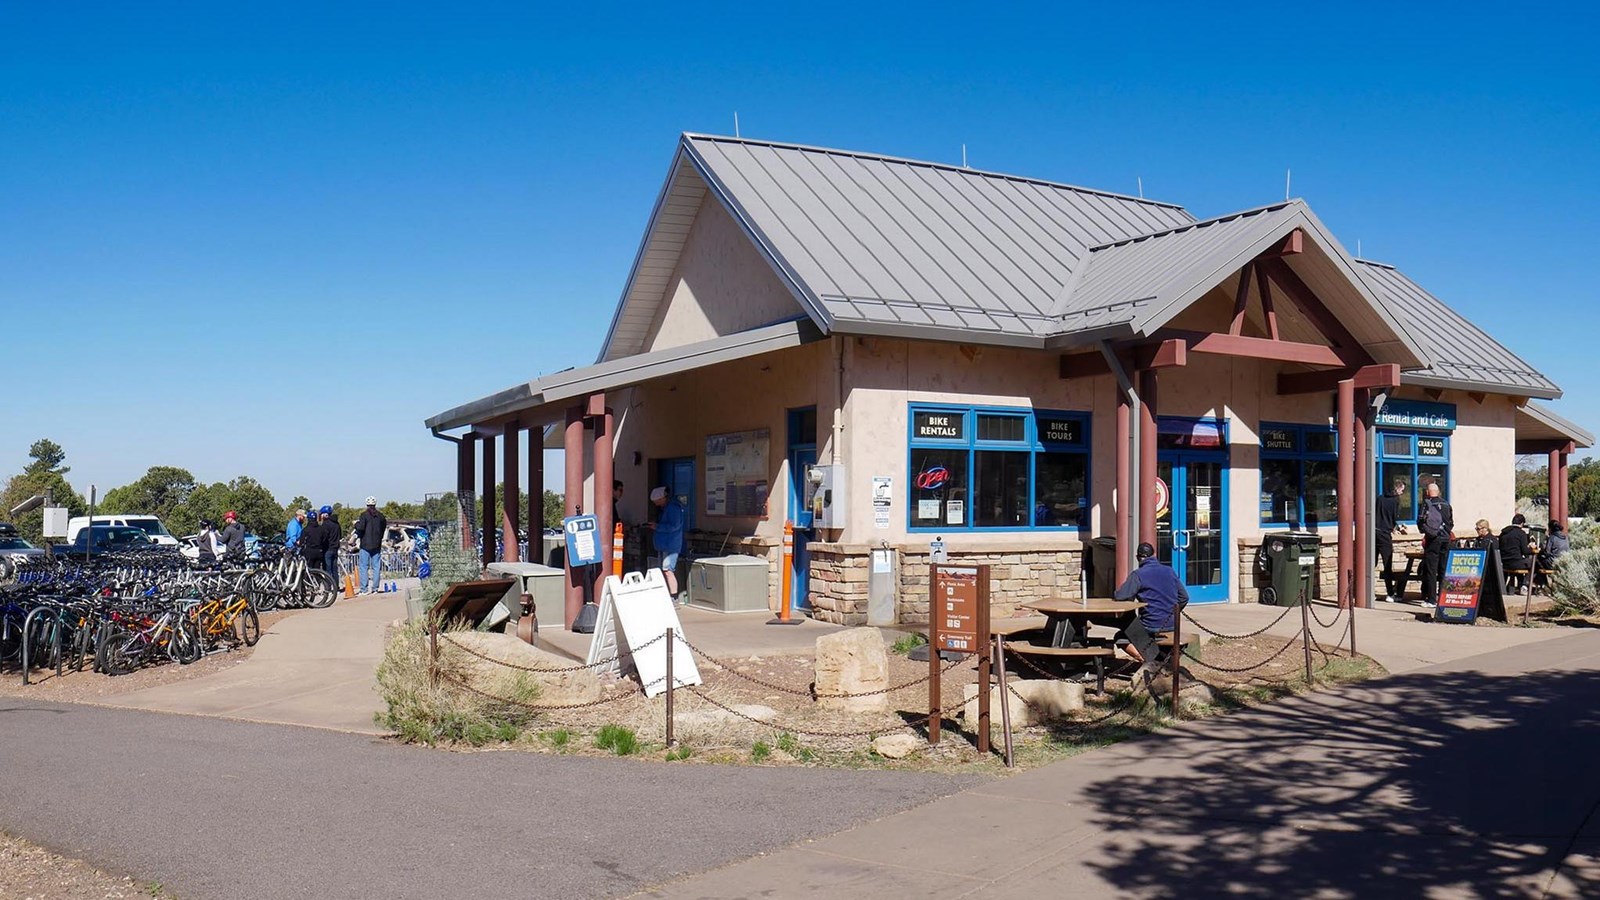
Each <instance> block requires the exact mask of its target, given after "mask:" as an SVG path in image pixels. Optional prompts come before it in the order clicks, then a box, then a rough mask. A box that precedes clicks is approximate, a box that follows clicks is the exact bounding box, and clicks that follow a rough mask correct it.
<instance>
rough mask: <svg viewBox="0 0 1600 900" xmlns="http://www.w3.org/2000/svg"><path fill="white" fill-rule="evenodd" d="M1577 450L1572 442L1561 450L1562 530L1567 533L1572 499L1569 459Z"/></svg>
mask: <svg viewBox="0 0 1600 900" xmlns="http://www.w3.org/2000/svg"><path fill="white" fill-rule="evenodd" d="M1577 449H1578V446H1577V445H1576V444H1574V443H1573V442H1571V441H1568V442H1567V446H1565V447H1563V448H1562V450H1561V494H1560V496H1561V528H1562V530H1563V531H1565V530H1566V527H1567V515H1568V512H1569V510H1568V509H1567V503H1568V502H1569V501H1570V500H1571V499H1572V485H1571V484H1570V483H1569V482H1568V481H1567V457H1569V456H1571V455H1572V454H1573V453H1574V452H1575V451H1576V450H1577Z"/></svg>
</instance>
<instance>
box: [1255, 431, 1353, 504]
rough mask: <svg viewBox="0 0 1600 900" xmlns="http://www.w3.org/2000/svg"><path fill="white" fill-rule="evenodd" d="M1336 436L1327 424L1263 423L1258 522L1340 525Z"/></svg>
mask: <svg viewBox="0 0 1600 900" xmlns="http://www.w3.org/2000/svg"><path fill="white" fill-rule="evenodd" d="M1338 487H1339V458H1338V438H1337V436H1336V433H1335V432H1334V430H1333V429H1332V428H1331V427H1329V426H1327V425H1284V424H1278V423H1274V422H1263V423H1261V524H1263V525H1300V526H1301V527H1304V528H1314V527H1316V526H1317V525H1320V524H1322V523H1324V522H1335V521H1338V514H1339V492H1338Z"/></svg>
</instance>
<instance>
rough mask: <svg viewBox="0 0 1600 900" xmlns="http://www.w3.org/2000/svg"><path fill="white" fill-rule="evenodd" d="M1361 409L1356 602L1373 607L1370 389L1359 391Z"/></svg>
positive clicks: (1357, 461)
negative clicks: (1370, 506)
mask: <svg viewBox="0 0 1600 900" xmlns="http://www.w3.org/2000/svg"><path fill="white" fill-rule="evenodd" d="M1359 397H1360V400H1361V412H1360V414H1359V415H1357V416H1356V417H1355V429H1354V430H1355V439H1356V452H1355V497H1354V499H1355V507H1356V526H1355V531H1356V540H1355V563H1354V571H1355V573H1356V585H1355V587H1356V593H1355V605H1356V606H1359V607H1361V608H1362V609H1370V608H1371V607H1372V572H1373V565H1372V561H1373V558H1374V557H1373V547H1372V537H1373V532H1372V522H1371V520H1370V519H1369V518H1368V517H1367V509H1368V507H1367V494H1368V492H1370V491H1371V489H1372V486H1371V485H1370V484H1368V483H1367V480H1368V474H1369V473H1368V472H1367V422H1368V420H1369V419H1370V417H1371V416H1372V407H1371V405H1370V403H1369V402H1368V400H1367V397H1368V392H1367V391H1362V392H1361V393H1360V394H1359Z"/></svg>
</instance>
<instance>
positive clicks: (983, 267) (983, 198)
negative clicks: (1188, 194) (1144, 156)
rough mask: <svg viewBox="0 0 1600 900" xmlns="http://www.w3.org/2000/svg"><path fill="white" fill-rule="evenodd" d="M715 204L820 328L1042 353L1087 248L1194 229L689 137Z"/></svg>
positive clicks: (1034, 184)
mask: <svg viewBox="0 0 1600 900" xmlns="http://www.w3.org/2000/svg"><path fill="white" fill-rule="evenodd" d="M684 144H685V146H686V147H687V148H688V150H689V153H690V155H691V156H692V157H693V158H694V159H695V160H696V161H697V163H698V164H699V165H700V167H701V169H702V171H703V172H704V173H705V175H706V177H707V179H708V180H709V181H711V182H712V183H713V185H714V186H715V188H716V189H717V190H718V192H719V194H721V195H722V196H724V197H726V198H728V199H729V201H730V202H731V203H733V204H734V205H735V206H736V213H737V214H738V215H739V216H740V217H742V218H743V219H744V220H745V221H746V222H747V223H748V224H749V226H750V227H752V228H754V229H755V230H756V231H758V232H759V233H760V235H761V236H762V237H763V238H765V240H766V242H767V243H768V244H769V245H770V249H771V251H772V253H773V254H774V255H775V256H776V257H777V258H778V260H779V264H780V265H781V266H783V267H785V268H787V269H788V270H790V271H792V272H793V273H794V275H795V277H796V279H797V280H798V281H799V282H800V283H801V284H802V285H803V286H804V288H805V290H807V291H808V292H809V293H810V294H811V299H812V300H813V302H814V305H815V306H816V307H818V308H819V309H820V310H821V312H822V313H823V315H824V316H825V318H826V320H827V321H825V322H824V325H825V326H831V325H832V323H833V322H862V323H878V324H896V325H909V326H925V327H931V328H944V329H954V330H961V331H967V332H977V333H983V334H988V335H990V336H991V337H1001V336H1013V337H1017V338H1023V339H1031V340H1032V341H1033V342H1036V343H1037V342H1039V341H1041V340H1042V339H1043V338H1044V337H1046V336H1048V335H1051V334H1055V333H1058V332H1059V331H1060V330H1061V329H1060V327H1059V322H1058V316H1057V315H1056V314H1055V310H1054V308H1055V306H1056V302H1057V298H1058V297H1059V295H1060V293H1061V291H1062V289H1063V288H1064V287H1065V286H1066V284H1067V282H1068V279H1069V278H1070V277H1071V275H1072V273H1073V270H1074V269H1075V267H1076V266H1077V265H1079V263H1080V262H1081V260H1082V259H1083V257H1084V256H1085V255H1086V254H1087V252H1088V251H1089V249H1090V248H1091V247H1095V246H1099V245H1101V244H1105V243H1107V242H1110V241H1114V240H1118V239H1121V238H1127V237H1132V236H1135V235H1139V234H1146V233H1149V232H1152V231H1160V230H1164V229H1170V228H1172V227H1175V226H1178V225H1184V224H1188V223H1190V222H1192V221H1193V217H1191V216H1190V215H1189V214H1188V213H1187V212H1185V211H1184V210H1183V209H1182V208H1180V207H1177V206H1174V205H1172V204H1167V203H1157V202H1154V201H1148V200H1140V199H1137V198H1131V197H1124V196H1120V195H1116V194H1108V193H1104V192H1101V191H1092V190H1088V189H1085V188H1078V187H1072V186H1068V185H1061V184H1054V183H1051V182H1046V181H1038V180H1034V179H1027V178H1018V177H1015V176H1010V175H999V174H993V173H988V172H980V171H975V170H971V169H963V168H960V167H956V166H948V165H941V164H937V163H928V162H915V161H911V160H903V159H895V158H890V157H883V156H873V155H867V154H860V153H850V152H845V151H839V150H826V149H819V148H813V147H801V146H796V145H792V144H774V143H768V142H759V141H749V140H742V139H736V138H723V137H711V136H704V135H686V136H685V137H684Z"/></svg>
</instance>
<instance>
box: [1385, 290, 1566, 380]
mask: <svg viewBox="0 0 1600 900" xmlns="http://www.w3.org/2000/svg"><path fill="white" fill-rule="evenodd" d="M1357 262H1358V263H1360V268H1359V271H1360V272H1361V274H1362V277H1363V278H1365V279H1366V280H1367V282H1368V283H1369V284H1371V285H1372V286H1373V289H1374V290H1375V292H1376V293H1377V294H1378V296H1379V297H1380V298H1382V300H1383V302H1384V303H1385V304H1386V305H1388V306H1389V307H1390V308H1391V309H1392V310H1393V311H1394V313H1395V316H1396V318H1398V319H1399V320H1400V321H1401V322H1402V323H1405V324H1404V327H1405V328H1406V329H1407V330H1408V331H1409V332H1410V333H1411V336H1412V338H1413V339H1414V340H1415V341H1416V342H1417V343H1419V344H1421V345H1422V346H1423V347H1424V348H1425V349H1426V350H1427V351H1428V354H1429V356H1430V357H1431V358H1432V359H1433V365H1432V366H1430V367H1429V368H1426V369H1422V370H1420V371H1417V372H1407V373H1406V374H1405V377H1404V380H1405V381H1406V382H1407V383H1410V384H1420V385H1425V386H1438V387H1458V388H1463V389H1467V390H1470V389H1471V388H1472V386H1474V385H1480V386H1482V387H1484V388H1485V389H1495V388H1499V389H1502V390H1504V389H1510V390H1515V391H1518V392H1520V393H1524V394H1527V395H1528V396H1530V397H1542V398H1544V399H1554V398H1556V397H1559V396H1561V389H1560V388H1559V387H1557V386H1556V384H1555V382H1553V381H1551V380H1550V379H1548V378H1546V377H1544V375H1542V374H1540V373H1539V370H1537V369H1535V368H1534V367H1533V366H1530V365H1528V364H1527V363H1526V362H1523V360H1522V358H1521V357H1519V356H1517V355H1516V354H1515V353H1512V352H1511V351H1510V350H1508V349H1506V347H1505V345H1503V344H1501V343H1500V342H1499V341H1497V340H1495V339H1494V338H1492V337H1490V336H1489V335H1488V334H1486V333H1485V332H1484V331H1483V329H1481V328H1479V327H1478V326H1476V325H1474V324H1472V323H1471V322H1469V321H1467V319H1466V317H1464V316H1462V315H1461V314H1460V313H1458V312H1456V311H1455V310H1453V309H1451V308H1450V307H1449V306H1447V305H1445V303H1444V301H1443V300H1440V299H1439V298H1438V297H1435V296H1433V295H1432V294H1430V293H1428V292H1427V291H1425V290H1423V289H1422V287H1421V286H1420V285H1418V284H1417V283H1416V282H1415V281H1412V280H1411V279H1410V278H1407V277H1406V276H1405V275H1404V274H1403V273H1401V272H1400V270H1399V269H1396V268H1395V267H1394V266H1391V265H1387V264H1385V263H1378V262H1372V261H1370V260H1357Z"/></svg>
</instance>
